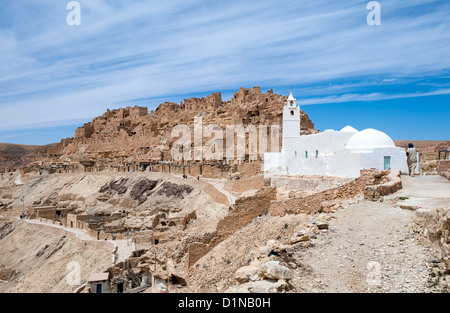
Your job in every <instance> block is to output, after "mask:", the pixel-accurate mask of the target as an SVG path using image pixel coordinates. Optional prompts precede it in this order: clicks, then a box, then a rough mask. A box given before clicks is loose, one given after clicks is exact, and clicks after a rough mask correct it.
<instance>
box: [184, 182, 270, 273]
mask: <svg viewBox="0 0 450 313" xmlns="http://www.w3.org/2000/svg"><path fill="white" fill-rule="evenodd" d="M274 199H276V190H275V188H270V187H269V188H264V189H262V190H260V191H259V192H258V193H256V194H255V195H254V196H251V197H245V198H239V199H237V200H236V203H235V205H234V209H233V211H231V212H230V213H229V214H228V215H227V216H225V217H224V218H223V219H222V220H220V221H219V223H218V224H217V230H216V232H215V233H214V234H213V236H212V237H206V238H205V239H204V240H203V241H202V242H193V243H190V244H189V246H188V264H189V266H192V265H194V264H195V263H196V262H197V261H198V260H199V259H200V258H202V257H203V256H204V255H205V254H207V253H208V252H209V251H211V250H212V249H213V248H214V247H215V246H217V245H218V244H219V243H221V242H222V241H223V240H225V239H226V238H227V237H228V236H230V235H232V234H234V233H235V232H236V231H237V230H238V229H240V228H242V227H244V226H246V225H247V224H248V223H250V222H251V221H252V220H253V219H254V218H256V217H258V216H261V215H264V214H267V213H268V211H269V206H270V202H271V201H272V200H274Z"/></svg>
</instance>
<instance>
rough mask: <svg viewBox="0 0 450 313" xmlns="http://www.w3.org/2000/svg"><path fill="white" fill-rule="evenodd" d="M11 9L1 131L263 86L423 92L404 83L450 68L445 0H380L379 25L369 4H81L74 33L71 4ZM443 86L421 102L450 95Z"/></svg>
mask: <svg viewBox="0 0 450 313" xmlns="http://www.w3.org/2000/svg"><path fill="white" fill-rule="evenodd" d="M3 2H4V3H3ZM3 2H2V10H1V11H0V42H1V45H0V130H6V129H20V128H33V127H35V128H39V127H42V126H43V125H50V124H51V125H56V124H58V123H59V124H65V123H70V122H73V121H75V120H76V121H78V120H83V119H85V120H88V119H90V118H92V117H93V116H95V115H98V114H101V113H102V112H104V111H105V110H106V109H107V108H112V107H117V106H121V105H127V104H129V105H133V104H134V103H136V102H139V103H140V104H141V105H142V103H141V100H139V99H151V101H149V103H147V105H148V106H150V107H155V106H156V105H158V104H159V103H160V102H159V100H160V99H165V100H166V99H168V98H169V99H172V100H171V101H174V102H179V101H181V100H182V99H183V96H184V95H186V94H192V93H195V92H198V93H206V92H210V91H222V90H235V89H237V88H239V87H241V86H253V85H255V86H256V85H259V86H268V87H274V89H275V91H277V90H286V88H288V87H289V86H292V85H295V86H297V87H298V90H297V92H299V93H300V95H299V96H304V97H307V99H304V100H303V104H320V103H330V102H345V101H361V100H362V101H364V99H367V100H374V99H391V98H393V97H394V98H395V97H412V96H418V94H415V93H412V92H410V90H406V91H402V90H401V87H402V86H404V81H405V79H409V78H410V77H414V78H415V79H414V80H413V83H415V82H418V81H420V79H416V78H420V77H440V76H444V75H448V72H449V71H450V44H449V43H450V20H449V19H448V16H449V14H450V4H449V3H448V2H446V1H437V0H436V1H433V0H427V1H400V0H391V1H388V0H384V1H380V2H381V5H382V25H381V26H378V27H373V26H372V27H371V26H368V25H367V24H366V15H367V13H368V11H367V9H366V4H367V3H366V2H364V1H362V2H361V1H359V0H352V1H331V0H326V1H321V2H320V4H319V3H318V2H316V1H298V0H288V1H283V2H280V1H274V0H261V1H237V0H230V1H200V0H194V1H181V0H171V1H144V0H135V1H120V0H115V1H103V0H80V1H79V2H80V4H81V7H82V25H81V26H72V27H70V26H68V25H67V24H66V15H67V13H68V11H67V10H66V4H67V2H65V1H52V0H44V1H39V4H37V3H36V2H35V1H31V0H23V1H20V3H19V2H17V1H14V0H4V1H3ZM30 8H33V9H30ZM371 78H376V79H377V81H379V82H380V84H381V85H383V84H384V85H383V86H386V84H391V85H392V84H394V85H396V84H398V85H397V86H398V87H399V88H398V90H389V91H387V90H385V89H383V90H382V91H380V90H379V89H378V87H379V86H380V85H379V84H374V80H372V79H371ZM343 80H348V81H349V82H348V83H342V81H343ZM329 83H330V84H331V85H327V84H329ZM317 86H319V87H317ZM433 88H434V89H430V88H425V89H423V88H422V89H420V90H419V93H420V94H421V95H420V96H426V95H431V94H438V93H440V94H442V93H445V94H447V93H448V88H446V87H445V86H442V87H439V86H434V87H433Z"/></svg>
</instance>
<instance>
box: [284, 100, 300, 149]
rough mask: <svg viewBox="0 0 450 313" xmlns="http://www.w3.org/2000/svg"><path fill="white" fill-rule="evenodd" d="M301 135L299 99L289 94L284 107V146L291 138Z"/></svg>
mask: <svg viewBox="0 0 450 313" xmlns="http://www.w3.org/2000/svg"><path fill="white" fill-rule="evenodd" d="M298 137H300V107H298V106H297V100H296V99H295V98H294V96H293V95H292V91H291V93H290V94H289V98H288V99H287V102H286V105H285V106H284V108H283V142H282V148H284V147H285V145H286V144H287V140H286V139H288V140H289V138H298Z"/></svg>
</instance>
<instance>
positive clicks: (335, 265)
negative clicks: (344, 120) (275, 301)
mask: <svg viewBox="0 0 450 313" xmlns="http://www.w3.org/2000/svg"><path fill="white" fill-rule="evenodd" d="M403 186H404V189H403V190H401V191H399V192H398V193H396V194H394V195H391V196H388V197H385V199H384V202H368V201H358V202H356V203H353V204H350V205H349V206H347V207H346V208H344V209H342V210H339V211H337V212H336V213H334V214H331V217H332V218H331V220H330V222H329V225H330V229H329V231H328V232H325V233H322V234H320V235H319V236H318V238H317V239H316V240H315V244H316V245H315V246H314V247H312V248H310V249H307V250H305V254H304V255H303V257H302V262H303V263H304V264H305V265H307V266H310V267H311V268H312V270H313V273H314V275H313V276H314V277H313V278H312V279H311V278H310V279H308V280H305V282H304V284H305V285H304V288H305V289H306V290H307V291H312V292H339V293H341V292H429V291H430V289H429V288H428V285H429V284H428V279H429V266H430V263H429V261H430V259H432V258H433V257H435V256H437V255H438V253H437V252H436V251H433V250H432V249H431V248H430V247H426V246H423V245H421V244H420V243H419V242H418V240H416V239H414V238H413V237H412V235H411V233H410V225H411V222H412V217H413V215H414V211H411V210H404V209H402V208H400V207H399V204H400V203H401V201H402V200H398V197H400V196H401V197H405V198H406V197H412V199H411V198H409V199H406V200H412V201H415V204H416V205H420V207H424V208H425V207H428V208H432V207H436V206H443V205H447V206H449V205H450V188H449V187H450V182H448V181H447V180H445V179H443V178H442V177H438V176H433V177H427V176H422V177H414V178H410V177H403Z"/></svg>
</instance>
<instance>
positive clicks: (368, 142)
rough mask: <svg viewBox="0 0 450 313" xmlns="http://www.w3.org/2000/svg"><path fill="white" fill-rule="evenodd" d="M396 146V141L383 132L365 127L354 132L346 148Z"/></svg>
mask: <svg viewBox="0 0 450 313" xmlns="http://www.w3.org/2000/svg"><path fill="white" fill-rule="evenodd" d="M391 147H395V143H394V141H393V140H392V139H391V137H389V136H388V135H386V134H385V133H383V132H380V131H379V130H376V129H372V128H369V129H365V130H363V131H360V132H359V133H356V134H354V135H353V136H352V137H350V139H349V140H348V141H347V144H346V145H345V149H372V148H391Z"/></svg>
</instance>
